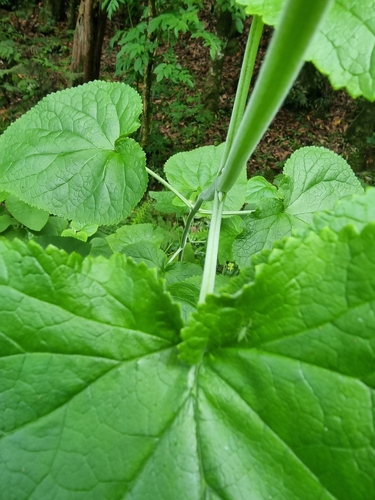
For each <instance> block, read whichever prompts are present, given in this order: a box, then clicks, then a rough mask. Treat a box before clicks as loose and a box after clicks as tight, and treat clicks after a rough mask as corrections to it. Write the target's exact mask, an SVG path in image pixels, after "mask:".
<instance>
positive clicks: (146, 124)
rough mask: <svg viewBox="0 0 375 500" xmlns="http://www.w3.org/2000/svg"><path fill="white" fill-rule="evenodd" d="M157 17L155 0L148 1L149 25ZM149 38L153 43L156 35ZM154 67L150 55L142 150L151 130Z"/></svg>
mask: <svg viewBox="0 0 375 500" xmlns="http://www.w3.org/2000/svg"><path fill="white" fill-rule="evenodd" d="M155 15H156V7H155V0H148V24H150V22H151V20H152V19H153V18H154V17H155ZM148 38H149V40H150V41H153V40H154V38H155V33H151V34H150V33H149V34H148ZM153 67H154V57H153V54H151V53H149V56H148V63H147V65H146V67H145V69H144V78H143V89H142V101H143V110H142V124H141V140H140V144H141V146H142V148H145V147H146V146H147V144H148V140H149V136H150V130H151V86H152V70H153Z"/></svg>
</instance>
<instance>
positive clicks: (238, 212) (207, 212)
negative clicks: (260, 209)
mask: <svg viewBox="0 0 375 500" xmlns="http://www.w3.org/2000/svg"><path fill="white" fill-rule="evenodd" d="M146 172H147V173H148V174H149V175H151V177H154V179H156V180H158V181H159V182H160V184H162V185H163V186H164V187H166V188H167V189H169V190H170V191H172V193H173V194H175V195H176V196H177V198H179V199H180V200H181V201H182V202H183V203H185V205H186V206H187V207H188V208H189V209H190V210H192V209H193V204H192V203H191V202H190V201H189V200H187V199H186V198H185V197H184V196H183V195H182V194H181V193H180V192H179V191H177V189H175V188H174V187H173V186H172V185H171V184H169V182H167V181H166V180H164V179H163V177H160V175H158V174H157V173H156V172H154V171H153V170H150V169H149V168H148V167H146ZM202 202H203V200H202ZM201 205H202V203H201V204H200V205H199V206H201ZM197 212H198V213H199V214H202V215H211V214H212V210H205V209H198V210H197ZM197 212H194V215H195V214H196V213H197ZM253 212H254V210H226V211H224V212H223V215H247V214H251V213H253Z"/></svg>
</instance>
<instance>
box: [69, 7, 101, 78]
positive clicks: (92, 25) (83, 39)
mask: <svg viewBox="0 0 375 500" xmlns="http://www.w3.org/2000/svg"><path fill="white" fill-rule="evenodd" d="M106 21H107V14H106V12H104V11H103V10H102V9H101V5H100V1H99V0H81V4H80V6H79V10H78V16H77V23H76V29H75V32H74V40H73V50H72V62H71V65H70V69H71V71H72V72H73V73H77V74H78V75H77V78H75V79H74V81H73V85H78V84H80V83H87V82H90V81H92V80H96V79H97V78H99V73H100V58H101V54H102V46H103V39H104V30H105V24H106Z"/></svg>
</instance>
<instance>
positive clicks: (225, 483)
mask: <svg viewBox="0 0 375 500" xmlns="http://www.w3.org/2000/svg"><path fill="white" fill-rule="evenodd" d="M374 245H375V227H374V225H371V224H370V225H366V226H365V227H364V229H363V231H362V233H361V234H357V233H356V232H355V231H354V230H353V229H351V228H350V227H349V228H344V229H343V230H342V231H341V232H340V233H339V234H337V233H335V232H333V231H332V230H330V229H328V228H325V229H323V230H322V231H321V232H319V233H315V232H311V233H308V234H306V235H305V236H303V237H301V238H296V237H293V238H288V239H287V240H285V241H284V243H283V244H282V245H279V246H278V248H275V249H274V250H272V251H271V252H269V253H267V254H264V257H263V258H262V259H257V260H256V261H257V265H256V268H255V270H254V272H251V273H249V276H250V277H251V276H253V277H254V281H251V280H250V281H249V282H247V283H246V284H245V286H244V287H242V288H241V289H239V290H238V291H237V292H236V293H235V294H234V295H232V294H230V293H227V294H224V295H221V296H211V297H209V299H208V302H207V304H206V305H201V306H199V311H198V312H197V313H195V314H194V316H193V318H192V320H191V321H190V323H189V325H188V326H187V327H186V328H185V330H184V332H183V337H184V342H185V343H184V344H183V347H181V348H180V350H181V353H183V354H184V355H185V357H186V358H187V360H188V361H191V360H192V359H191V358H192V357H193V358H194V359H193V361H195V358H196V357H198V358H199V359H201V358H202V363H201V364H200V365H198V366H192V367H189V366H188V365H186V364H185V363H184V362H183V361H181V360H179V359H178V358H177V351H176V347H175V346H176V344H177V343H178V341H179V340H178V332H179V329H180V328H181V320H180V318H179V314H178V310H177V307H176V306H175V305H173V304H172V303H171V300H170V296H169V294H168V293H166V292H165V288H164V286H163V283H162V281H160V280H159V279H157V278H156V275H155V272H154V271H152V270H148V269H147V268H146V267H145V266H144V265H139V266H137V265H135V264H134V263H133V262H132V261H129V260H126V259H125V257H124V256H122V255H114V256H113V257H112V258H111V259H110V260H109V261H107V260H105V259H103V258H99V259H96V260H93V259H91V258H88V259H85V260H82V259H81V258H80V257H78V256H77V255H71V256H68V255H66V254H65V253H64V252H62V251H58V250H57V249H53V248H52V247H50V248H49V249H47V250H46V251H44V250H42V249H41V248H40V247H38V246H37V245H36V244H35V243H33V242H31V243H30V244H29V245H28V246H26V245H25V244H23V243H21V242H18V241H15V242H9V241H7V240H4V239H0V307H1V323H0V413H1V415H2V418H1V419H0V484H1V498H2V500H14V499H17V500H26V499H27V500H29V499H31V498H33V499H56V498H58V499H59V500H71V499H77V500H78V499H79V500H81V499H87V500H91V499H93V498H98V499H99V498H108V499H116V498H122V499H129V500H130V499H132V500H148V499H150V500H155V499H160V500H169V499H171V500H175V499H176V498H178V499H180V498H181V499H186V500H202V499H203V498H206V499H215V500H217V499H226V500H238V499H241V498H246V499H248V498H249V499H252V500H253V499H254V500H266V499H268V498H278V499H280V500H301V499H304V500H316V499H317V498H319V499H324V500H347V499H348V498H350V500H373V498H374V496H375V450H374V443H375V433H374V425H373V423H374V403H373V402H374V396H375V390H374V389H375V368H374V367H375V359H374V358H375V321H374V318H375V314H374V313H375V258H374V252H373V248H374ZM194 339H197V341H198V342H197V341H195V340H194ZM202 339H203V340H204V342H203V343H202ZM205 349H208V350H209V352H208V353H207V354H206V355H204V350H205Z"/></svg>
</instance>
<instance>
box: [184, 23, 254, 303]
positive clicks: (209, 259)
mask: <svg viewBox="0 0 375 500" xmlns="http://www.w3.org/2000/svg"><path fill="white" fill-rule="evenodd" d="M262 30H263V22H262V20H261V18H260V17H259V16H254V18H253V22H252V23H251V29H250V33H249V36H248V39H247V44H246V50H245V55H244V59H243V62H242V67H241V74H240V79H239V82H238V87H237V92H236V98H235V100H234V105H233V111H232V116H231V119H230V123H229V129H228V134H227V139H226V145H225V149H224V153H223V157H222V159H221V165H220V168H219V171H218V176H220V174H221V171H222V169H223V167H224V165H225V163H226V160H227V157H228V154H229V151H230V149H231V146H232V143H233V139H234V137H235V134H236V132H237V130H238V127H239V125H240V123H241V119H242V115H243V112H244V109H245V106H246V99H247V95H248V93H249V88H250V82H251V78H252V76H253V71H254V64H255V60H256V56H257V53H258V47H259V42H260V39H261V36H262ZM216 181H217V179H215V182H214V184H213V185H212V186H210V187H209V188H208V189H207V190H206V192H205V193H202V195H206V197H207V198H208V197H209V193H210V192H212V191H214V206H213V209H212V218H211V224H210V229H209V232H208V240H207V250H206V259H205V262H204V269H203V277H202V286H201V290H200V296H199V302H204V301H205V299H206V295H207V294H209V293H213V291H214V287H215V276H216V265H217V255H218V251H219V240H220V226H221V217H222V215H223V205H224V199H225V196H224V195H223V193H219V192H218V190H217V189H216ZM197 201H199V199H198V200H197ZM201 203H202V202H201ZM199 208H200V205H199V207H198V209H199ZM194 210H195V211H194ZM196 212H197V209H196V207H195V206H194V208H193V210H192V211H191V212H190V214H193V217H194V215H195V213H196ZM191 220H192V219H191ZM190 224H191V221H190ZM189 229H190V226H189V227H188V226H187V225H186V227H185V231H184V235H185V233H186V235H185V240H183V242H184V243H186V238H187V233H188V231H189ZM184 235H183V236H184Z"/></svg>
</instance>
